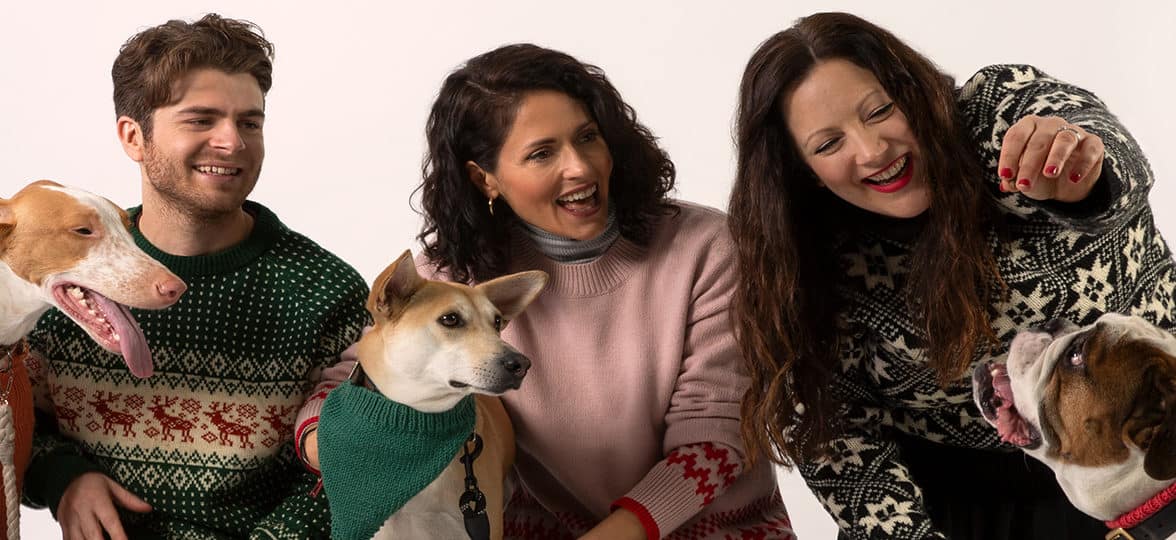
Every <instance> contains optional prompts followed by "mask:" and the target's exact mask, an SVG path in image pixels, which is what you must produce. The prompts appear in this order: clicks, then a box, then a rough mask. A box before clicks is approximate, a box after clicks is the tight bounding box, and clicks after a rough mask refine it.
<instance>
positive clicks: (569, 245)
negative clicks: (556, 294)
mask: <svg viewBox="0 0 1176 540" xmlns="http://www.w3.org/2000/svg"><path fill="white" fill-rule="evenodd" d="M515 223H516V224H517V226H518V228H519V230H521V231H523V232H524V234H526V235H527V236H528V237H529V238H530V239H531V241H532V242H535V248H536V249H538V250H539V251H540V252H542V253H543V254H544V255H546V256H548V257H550V258H551V259H552V260H554V261H557V262H561V263H564V264H580V263H586V262H591V261H594V260H596V259H598V258H600V256H601V255H604V252H605V251H608V248H610V247H612V245H613V243H614V242H616V241H617V238H620V237H621V226H620V224H618V223H617V209H616V207H615V206H614V205H612V204H610V205H608V221H607V222H606V223H605V226H604V231H603V232H601V233H600V234H599V235H598V236H597V237H596V238H591V239H588V240H574V239H571V238H565V237H563V236H560V235H558V234H554V233H550V232H548V231H545V230H543V229H540V228H539V227H536V226H534V225H532V224H530V223H527V222H526V221H523V220H521V219H520V220H518V221H516V222H515Z"/></svg>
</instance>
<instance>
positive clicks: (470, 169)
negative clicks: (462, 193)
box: [466, 161, 499, 199]
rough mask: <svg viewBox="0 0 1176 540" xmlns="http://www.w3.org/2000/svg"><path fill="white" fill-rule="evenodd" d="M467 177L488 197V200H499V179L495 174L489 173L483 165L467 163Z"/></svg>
mask: <svg viewBox="0 0 1176 540" xmlns="http://www.w3.org/2000/svg"><path fill="white" fill-rule="evenodd" d="M466 176H467V177H469V179H470V182H473V183H474V185H475V186H477V187H478V191H481V192H482V194H484V195H486V198H487V199H497V198H498V193H499V190H498V178H497V177H495V176H494V174H493V173H490V172H487V171H486V170H485V169H483V168H482V166H481V165H478V164H477V163H474V162H473V161H467V162H466Z"/></svg>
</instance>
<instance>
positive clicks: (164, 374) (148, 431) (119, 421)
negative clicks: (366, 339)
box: [25, 202, 368, 539]
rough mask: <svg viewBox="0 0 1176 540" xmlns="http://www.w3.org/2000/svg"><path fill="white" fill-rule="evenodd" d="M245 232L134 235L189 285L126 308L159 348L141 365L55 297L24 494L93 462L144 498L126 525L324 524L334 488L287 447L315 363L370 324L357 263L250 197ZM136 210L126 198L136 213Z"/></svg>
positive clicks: (46, 501) (308, 527)
mask: <svg viewBox="0 0 1176 540" xmlns="http://www.w3.org/2000/svg"><path fill="white" fill-rule="evenodd" d="M245 209H246V210H247V211H248V212H249V213H250V214H252V215H253V216H254V227H253V231H252V232H251V233H250V236H249V237H248V238H247V239H246V240H245V241H243V242H242V243H241V244H239V245H237V246H234V247H232V248H229V249H228V250H225V251H222V252H218V253H214V254H211V255H206V256H197V257H177V256H172V255H168V254H166V253H163V252H162V251H160V250H158V249H157V248H155V247H154V246H153V245H151V244H150V242H148V241H147V240H146V239H145V238H144V237H143V236H142V234H141V233H140V232H139V231H138V229H137V228H134V229H133V230H132V233H133V235H134V237H135V241H136V243H137V244H138V245H139V247H141V248H143V250H144V251H146V252H147V253H148V254H149V255H151V256H152V257H154V258H156V259H158V260H159V261H160V262H162V263H164V265H166V266H167V267H168V268H169V269H170V270H172V271H173V272H174V273H176V275H178V276H180V278H182V279H183V280H184V281H185V282H186V283H187V284H188V291H187V292H186V293H185V294H184V296H183V297H181V298H180V300H179V302H177V303H176V304H175V305H174V306H172V307H170V308H168V309H165V310H161V311H144V310H132V312H133V314H134V316H135V317H136V319H138V321H139V324H140V326H141V327H142V329H143V332H144V334H145V335H146V337H147V343H148V345H149V346H150V347H151V351H152V353H153V356H154V361H155V375H154V376H153V377H151V378H148V379H138V378H135V377H134V376H132V375H131V373H130V371H129V370H128V369H127V368H126V365H125V363H124V362H123V360H122V358H121V357H120V356H118V355H115V354H110V353H107V352H106V351H104V350H103V349H101V348H100V347H98V346H97V345H96V344H94V343H93V342H92V341H91V340H90V339H89V338H88V337H87V336H86V335H85V333H84V332H83V331H82V330H80V329H78V327H77V326H76V325H75V324H73V323H72V322H71V321H69V320H68V319H67V318H66V317H65V316H63V315H62V314H61V313H60V312H58V311H56V310H54V311H50V312H49V313H47V314H46V315H45V316H44V318H42V320H41V321H40V323H39V324H38V325H37V328H36V329H35V330H34V332H33V333H32V334H31V335H30V340H29V341H30V345H31V346H32V348H33V350H34V351H35V352H36V354H34V355H33V358H32V362H33V363H36V364H38V366H37V368H36V369H33V368H32V367H30V372H33V373H34V375H33V378H34V385H35V392H36V394H37V396H38V400H37V402H38V405H39V407H40V408H39V409H38V418H37V428H36V436H35V437H34V449H33V458H32V460H31V463H30V466H29V470H28V473H27V475H26V481H27V482H26V486H27V489H26V491H25V502H26V503H29V504H32V505H34V506H48V507H49V508H50V509H52V510H53V511H54V512H56V509H57V505H58V502H59V501H60V499H61V495H62V492H63V491H64V490H65V488H66V487H67V486H68V484H69V482H71V481H72V480H73V479H75V478H77V477H78V476H79V475H81V474H82V473H85V472H89V471H99V472H102V473H104V474H106V475H108V476H110V477H111V478H112V479H114V480H115V481H116V482H118V483H119V484H121V485H122V486H123V487H125V488H127V489H128V490H130V491H131V492H132V493H135V494H137V495H138V496H139V497H141V498H143V499H144V500H146V501H147V502H149V503H150V504H151V505H152V507H153V510H152V511H151V512H149V513H147V514H134V513H130V512H125V511H124V512H122V519H123V524H124V525H125V526H126V527H127V528H128V534H129V535H130V537H132V538H141V537H164V538H202V539H206V538H290V539H294V538H298V539H306V538H326V537H328V535H329V530H330V516H329V512H328V508H327V501H326V500H325V498H323V497H318V498H313V497H311V496H309V492H310V490H311V489H312V488H313V487H314V485H315V482H316V478H315V477H314V476H313V475H311V474H310V473H309V472H307V471H306V470H305V469H304V468H303V467H302V466H301V465H300V463H299V462H298V461H297V459H296V458H295V456H294V452H293V448H292V445H291V438H292V434H293V421H294V416H295V415H296V414H297V412H298V408H299V407H300V406H301V404H302V403H303V400H304V399H305V397H306V395H307V393H308V392H309V391H310V389H311V388H312V386H313V384H314V382H315V381H316V380H317V377H318V374H319V373H320V372H321V370H322V369H323V368H324V367H326V366H329V365H330V364H333V363H334V362H336V361H337V359H338V355H339V353H340V352H341V351H342V350H343V349H344V348H346V347H347V346H348V345H350V344H351V343H352V342H353V341H355V340H357V339H358V338H359V335H360V331H361V329H362V328H363V326H364V325H365V324H367V321H368V316H367V313H366V311H365V310H364V308H363V302H364V300H365V299H366V298H367V286H366V284H365V283H364V281H363V279H362V278H361V277H360V276H359V274H358V273H356V272H355V270H354V269H353V268H351V267H350V266H349V265H347V264H346V263H344V262H343V261H341V260H340V259H338V258H337V257H335V256H334V255H332V254H331V253H329V252H327V251H326V250H324V249H323V248H321V247H320V246H318V245H317V244H315V243H314V242H312V241H311V240H309V239H307V238H306V237H304V236H302V235H300V234H298V233H296V232H294V231H291V230H290V229H288V228H286V226H285V225H283V224H282V223H281V222H280V221H279V220H278V218H277V216H275V215H274V214H273V213H272V212H270V211H269V210H268V209H266V208H265V207H263V206H261V205H259V204H256V203H252V202H247V203H246V205H245ZM138 212H139V209H132V210H131V216H132V219H135V218H137V215H138Z"/></svg>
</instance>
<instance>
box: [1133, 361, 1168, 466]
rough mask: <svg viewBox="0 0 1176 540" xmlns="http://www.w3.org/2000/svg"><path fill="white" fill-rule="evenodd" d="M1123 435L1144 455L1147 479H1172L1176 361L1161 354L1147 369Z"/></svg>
mask: <svg viewBox="0 0 1176 540" xmlns="http://www.w3.org/2000/svg"><path fill="white" fill-rule="evenodd" d="M1123 434H1124V436H1125V437H1127V438H1128V439H1129V440H1130V441H1131V442H1133V443H1135V445H1136V446H1138V447H1139V448H1141V449H1143V450H1144V451H1145V452H1146V454H1145V455H1144V458H1143V470H1144V472H1146V473H1147V475H1148V476H1150V477H1152V478H1155V479H1156V480H1171V479H1173V478H1176V357H1172V356H1169V355H1166V354H1162V353H1161V354H1159V355H1157V356H1156V357H1155V358H1154V360H1153V364H1152V365H1151V366H1150V367H1148V368H1147V371H1146V372H1145V374H1144V384H1143V385H1141V386H1140V391H1139V393H1138V394H1137V397H1136V399H1135V406H1134V408H1133V410H1132V412H1131V415H1130V416H1129V417H1128V418H1127V420H1126V421H1125V422H1124V423H1123Z"/></svg>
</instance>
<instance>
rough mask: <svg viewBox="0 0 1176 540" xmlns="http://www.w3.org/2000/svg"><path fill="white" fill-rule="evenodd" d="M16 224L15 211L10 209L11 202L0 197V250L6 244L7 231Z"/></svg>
mask: <svg viewBox="0 0 1176 540" xmlns="http://www.w3.org/2000/svg"><path fill="white" fill-rule="evenodd" d="M14 226H16V212H15V211H14V210H13V209H12V202H11V201H9V200H8V199H0V251H4V246H6V245H7V244H8V233H10V232H12V228H13V227H14Z"/></svg>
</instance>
